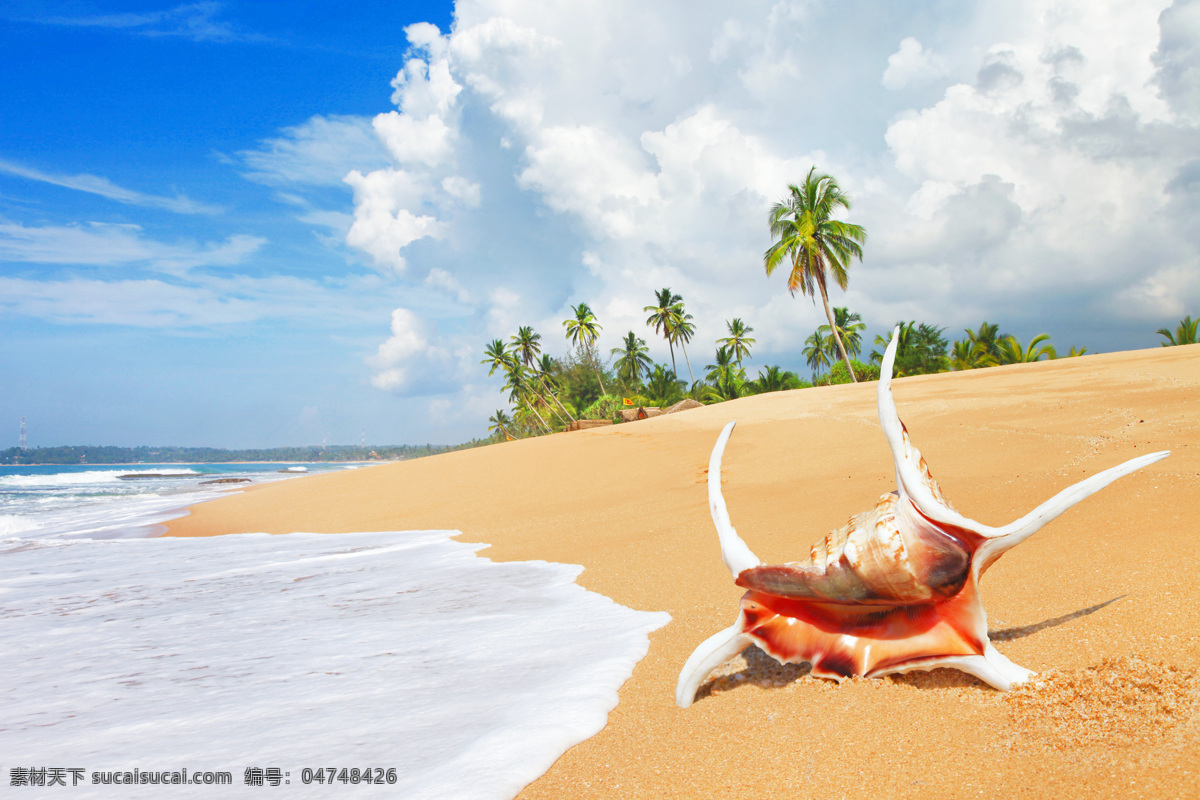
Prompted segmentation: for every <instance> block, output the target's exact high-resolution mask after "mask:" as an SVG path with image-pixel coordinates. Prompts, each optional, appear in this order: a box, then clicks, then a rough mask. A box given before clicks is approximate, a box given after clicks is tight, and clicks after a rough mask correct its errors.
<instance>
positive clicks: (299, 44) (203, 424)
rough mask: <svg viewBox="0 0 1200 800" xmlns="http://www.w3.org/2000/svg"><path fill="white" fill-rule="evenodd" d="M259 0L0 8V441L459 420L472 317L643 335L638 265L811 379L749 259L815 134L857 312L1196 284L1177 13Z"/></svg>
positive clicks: (479, 404)
mask: <svg viewBox="0 0 1200 800" xmlns="http://www.w3.org/2000/svg"><path fill="white" fill-rule="evenodd" d="M282 8H284V6H281V5H280V4H277V3H265V2H263V3H253V2H224V3H220V2H212V3H191V4H183V5H172V4H153V3H118V2H104V1H103V0H95V1H94V2H22V1H21V0H16V1H15V2H14V1H10V2H7V3H6V4H4V6H3V7H0V74H4V75H5V76H6V79H5V80H4V81H0V335H2V336H3V340H4V346H3V347H2V348H0V446H10V445H11V444H15V443H16V437H17V431H18V425H19V420H20V417H21V416H25V417H26V418H27V420H28V426H29V432H30V433H29V440H30V443H31V444H34V445H54V444H67V443H75V444H83V443H91V444H123V445H134V444H182V445H208V446H224V447H253V446H270V445H284V444H312V443H320V442H321V441H322V440H323V439H324V440H327V441H328V442H329V443H331V444H333V443H351V442H357V441H359V439H360V437H361V436H362V435H363V432H364V431H365V435H366V438H367V440H368V441H369V442H374V443H381V444H382V443H401V442H413V443H415V442H426V441H432V442H455V441H462V440H465V439H469V438H471V437H472V436H481V435H483V434H484V433H485V430H486V424H487V423H486V420H487V417H488V415H489V414H491V413H492V412H493V411H494V410H495V409H497V408H501V407H503V406H504V396H503V394H502V393H501V392H500V389H499V382H498V381H497V380H496V379H488V378H487V375H486V368H485V367H481V366H480V365H479V363H478V362H479V361H480V360H481V358H482V350H483V346H484V345H485V344H486V342H487V341H489V340H490V339H492V338H497V337H507V336H508V335H510V334H511V333H513V332H515V330H516V328H517V326H519V325H525V324H528V325H533V326H534V327H535V328H536V329H537V330H539V331H540V332H541V333H542V334H543V341H544V343H545V344H546V349H547V352H550V353H552V354H554V355H561V354H563V353H565V352H566V349H567V344H566V342H565V340H563V339H562V338H561V336H562V326H561V320H563V319H565V318H566V316H568V314H569V308H570V306H571V305H573V304H575V303H578V302H581V301H582V302H587V303H589V305H591V307H592V308H593V309H594V310H595V311H596V313H597V315H598V317H599V320H600V322H601V324H602V325H603V326H604V334H603V337H602V339H601V342H600V344H601V347H602V349H603V350H604V351H605V352H607V350H608V349H609V348H611V347H614V346H616V344H617V343H618V342H619V340H620V339H621V338H622V337H623V336H624V333H625V332H626V331H629V330H634V331H636V332H637V333H638V335H640V336H643V337H644V338H646V340H647V341H648V342H649V344H650V346H651V352H652V355H654V357H655V358H656V359H657V360H659V361H665V360H666V359H667V350H666V346H665V344H664V343H662V342H660V341H657V340H656V339H655V338H654V335H653V332H652V331H651V330H650V329H648V328H646V327H645V325H644V318H645V314H644V313H643V312H642V310H641V309H642V307H643V306H644V305H647V304H649V303H650V302H651V300H652V299H653V292H654V290H655V289H658V288H661V287H662V286H670V287H671V288H672V289H673V290H674V291H675V292H677V293H680V294H682V295H683V297H684V299H685V301H686V302H687V304H688V309H689V311H690V312H691V313H692V314H693V315H694V316H695V318H696V321H697V325H698V331H697V338H696V343H695V344H694V345H693V347H692V348H691V350H692V354H693V361H694V362H698V364H699V365H703V364H705V363H710V361H711V353H710V352H709V351H710V350H711V349H712V346H711V342H712V341H713V340H715V339H716V338H717V337H719V336H721V335H723V334H724V326H725V321H726V320H728V319H731V318H732V317H734V316H739V317H741V318H743V319H744V320H745V321H746V322H747V323H748V324H750V325H751V326H753V327H754V328H755V332H754V336H755V337H756V338H757V339H758V342H759V344H758V346H757V348H756V350H755V352H754V357H753V360H752V361H751V362H750V368H751V370H750V371H751V373H753V372H754V368H755V366H757V365H762V364H780V365H783V366H785V367H787V368H791V369H797V370H799V371H801V372H806V370H804V369H803V366H802V365H803V357H802V356H801V355H800V349H801V346H802V343H803V341H804V339H805V338H806V337H807V336H808V334H809V333H810V332H811V331H812V330H813V329H815V328H816V326H817V325H819V324H821V323H822V322H823V314H822V312H821V311H820V310H819V309H818V308H817V307H815V306H814V305H813V304H812V303H811V302H810V301H808V300H807V299H804V298H797V299H793V298H790V297H788V295H787V293H786V291H785V290H784V287H783V281H782V278H781V277H780V276H776V277H775V278H774V279H767V278H766V276H765V275H764V274H763V271H762V261H761V257H762V251H763V250H764V249H765V248H766V247H767V245H768V244H769V236H768V233H767V230H766V224H765V216H766V210H767V209H768V208H769V207H770V205H771V203H773V202H774V201H776V200H778V199H780V197H782V195H783V194H784V193H785V192H786V186H787V184H788V183H789V182H797V181H799V180H801V179H802V177H803V175H804V173H806V172H807V171H808V168H809V167H810V166H812V165H813V164H816V165H817V166H818V167H819V168H820V169H821V170H824V171H828V172H831V173H832V174H834V175H835V176H837V178H838V179H839V181H840V183H841V184H842V186H843V188H844V189H846V190H847V192H848V193H849V194H850V195H851V197H852V198H853V199H854V201H855V203H854V208H853V210H852V211H851V212H850V214H849V218H850V219H852V220H853V221H855V222H859V223H861V224H863V225H864V226H866V227H867V229H868V231H869V233H870V239H869V241H868V243H867V247H866V253H865V258H864V260H863V262H862V263H861V264H856V265H855V266H854V267H853V269H852V272H851V283H850V288H849V291H848V292H847V293H845V294H843V293H840V292H835V293H834V296H833V301H834V303H835V304H836V305H848V306H849V307H851V308H852V309H853V310H855V311H858V312H859V313H861V314H862V316H863V318H864V320H865V321H866V322H867V323H868V326H869V327H868V333H869V336H868V340H869V339H871V338H873V337H874V335H875V334H877V333H882V332H883V331H884V330H886V329H887V328H888V327H890V326H891V325H892V324H893V323H894V322H895V321H896V320H898V319H916V320H920V321H928V322H932V323H935V324H937V325H940V326H945V327H946V328H947V333H948V334H949V335H950V337H951V338H954V337H956V336H959V335H960V334H961V331H962V329H963V328H964V327H967V326H971V327H977V326H978V325H979V323H980V322H982V321H984V320H988V321H991V322H996V323H999V324H1000V325H1001V329H1002V330H1004V331H1006V332H1010V333H1014V334H1016V335H1018V336H1020V337H1021V338H1022V339H1023V340H1028V339H1029V338H1030V337H1032V336H1033V335H1035V334H1038V333H1042V332H1047V333H1049V334H1051V336H1052V337H1053V340H1054V343H1055V344H1056V345H1058V346H1059V347H1060V349H1062V350H1066V349H1067V348H1068V347H1070V346H1072V345H1075V346H1081V345H1086V346H1087V347H1088V348H1089V349H1090V350H1091V351H1092V352H1105V351H1112V350H1123V349H1133V348H1142V347H1154V346H1157V343H1158V337H1157V336H1156V335H1155V334H1154V330H1155V329H1157V328H1160V327H1164V326H1173V325H1174V323H1175V322H1176V321H1177V320H1178V319H1180V318H1182V317H1183V316H1184V315H1185V314H1192V315H1196V314H1200V287H1198V285H1197V280H1196V275H1197V255H1198V253H1197V250H1198V248H1200V231H1198V229H1197V227H1196V226H1195V225H1194V219H1195V213H1196V211H1197V208H1198V206H1200V159H1198V157H1197V156H1196V153H1198V152H1200V147H1198V146H1197V145H1200V141H1198V140H1197V124H1198V123H1200V89H1197V86H1200V3H1197V2H1194V1H1193V2H1176V3H1174V4H1171V3H1169V2H1165V0H1160V1H1158V2H1136V3H1128V2H1119V3H1118V2H1113V3H1095V2H1085V1H1084V0H1054V1H1053V2H1051V0H1024V1H1022V2H1013V3H1003V4H996V3H978V4H974V3H959V2H955V3H947V2H936V1H933V2H911V3H901V4H883V3H864V2H857V3H856V2H839V3H834V2H830V1H827V0H805V1H804V2H786V0H785V1H783V2H746V3H741V4H738V6H737V7H736V9H735V8H733V7H731V6H728V4H707V5H706V4H700V5H696V4H693V3H682V2H680V3H672V2H663V3H656V4H649V5H648V4H643V3H635V2H621V1H620V0H614V1H613V2H610V3H604V4H595V3H582V2H575V3H561V2H557V3H549V2H533V1H532V0H504V1H503V2H501V0H470V2H467V1H466V0H464V1H463V2H459V3H457V4H448V3H437V4H433V3H430V4H420V3H402V4H401V3H370V4H350V5H346V4H337V5H335V4H333V3H324V2H309V3H291V4H287V6H286V9H287V14H286V15H283V14H281V9H282ZM706 342H707V343H710V344H705V343H706ZM5 420H7V422H5ZM6 429H7V430H9V431H10V433H9V434H5V433H4V430H6Z"/></svg>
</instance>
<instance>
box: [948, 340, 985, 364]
mask: <svg viewBox="0 0 1200 800" xmlns="http://www.w3.org/2000/svg"><path fill="white" fill-rule="evenodd" d="M981 355H982V352H981V350H980V348H979V347H978V346H977V345H976V344H974V343H973V342H972V341H971V340H970V339H959V340H958V341H957V342H955V343H954V349H953V350H951V352H950V369H952V370H955V371H959V370H964V369H978V368H979V367H981V366H984V365H983V364H980V363H979V359H980V356H981Z"/></svg>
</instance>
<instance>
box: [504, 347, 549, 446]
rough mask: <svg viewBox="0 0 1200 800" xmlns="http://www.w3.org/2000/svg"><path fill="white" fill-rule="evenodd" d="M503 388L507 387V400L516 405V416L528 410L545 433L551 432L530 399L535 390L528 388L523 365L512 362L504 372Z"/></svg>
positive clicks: (526, 373)
mask: <svg viewBox="0 0 1200 800" xmlns="http://www.w3.org/2000/svg"><path fill="white" fill-rule="evenodd" d="M504 388H505V389H508V401H509V402H510V403H512V404H513V405H515V406H516V407H517V411H516V413H517V415H518V416H520V414H521V412H522V411H528V412H530V413H532V414H533V416H534V417H535V418H536V419H537V421H538V423H539V424H540V425H541V426H542V428H543V430H545V432H546V433H551V432H552V429H551V427H550V425H549V424H548V423H547V422H546V420H545V419H543V418H542V415H541V414H539V413H538V410H537V408H536V406H535V405H534V403H533V402H532V401H531V397H533V396H536V392H534V391H533V390H532V389H530V388H529V372H528V371H527V370H526V369H525V367H524V366H522V365H521V364H518V363H516V362H515V361H514V362H513V364H512V365H511V366H510V367H509V368H508V372H507V373H506V374H505V381H504Z"/></svg>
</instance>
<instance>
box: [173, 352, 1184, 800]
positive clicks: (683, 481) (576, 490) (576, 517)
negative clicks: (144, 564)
mask: <svg viewBox="0 0 1200 800" xmlns="http://www.w3.org/2000/svg"><path fill="white" fill-rule="evenodd" d="M894 386H895V389H894V391H895V395H896V401H897V405H898V407H899V409H900V415H901V417H902V418H903V419H904V421H905V423H906V424H907V426H908V429H909V431H910V433H911V434H912V438H913V441H914V442H915V443H916V444H917V446H918V447H920V448H921V451H922V453H923V454H924V455H925V457H926V459H927V461H928V462H929V465H930V468H931V469H932V471H933V474H934V475H935V476H936V477H937V479H938V480H939V482H940V483H941V485H942V487H943V489H944V490H945V493H946V496H947V497H948V498H949V500H950V502H952V503H953V504H954V505H955V506H956V507H957V508H958V509H959V510H960V511H961V512H962V513H964V514H965V515H967V516H968V517H972V518H975V519H978V520H980V521H981V522H985V523H988V524H993V525H999V524H1003V523H1006V522H1009V521H1011V520H1012V519H1015V518H1016V517H1018V516H1020V515H1022V514H1024V513H1025V512H1026V511H1028V510H1030V509H1031V508H1033V507H1034V506H1035V505H1037V504H1038V503H1040V502H1041V501H1043V500H1045V499H1046V498H1048V497H1050V496H1051V495H1053V494H1054V493H1055V492H1057V491H1058V490H1060V489H1062V488H1064V487H1065V486H1067V485H1070V484H1071V483H1074V482H1076V481H1078V480H1080V479H1082V478H1083V477H1086V476H1087V475H1090V474H1093V473H1095V472H1098V471H1100V470H1103V469H1105V468H1107V467H1110V466H1114V465H1116V464H1118V463H1120V462H1122V461H1125V460H1127V459H1129V458H1132V457H1134V456H1137V455H1140V454H1144V453H1149V452H1152V451H1155V450H1171V451H1172V455H1171V457H1170V458H1168V459H1167V460H1166V461H1163V462H1160V463H1158V464H1154V465H1152V466H1150V467H1148V468H1146V469H1144V470H1142V471H1141V472H1138V473H1135V474H1134V475H1132V476H1130V477H1126V478H1123V479H1121V480H1120V481H1118V482H1117V483H1115V484H1114V485H1112V486H1110V487H1109V488H1107V489H1105V490H1104V491H1102V492H1101V493H1100V494H1098V495H1096V496H1095V497H1093V498H1091V499H1089V500H1086V501H1084V502H1083V503H1082V504H1080V505H1079V506H1077V507H1075V508H1074V509H1072V510H1071V511H1069V512H1067V513H1066V514H1065V515H1064V516H1063V517H1061V518H1060V519H1059V520H1057V521H1055V522H1053V523H1051V524H1050V525H1049V526H1047V527H1046V528H1045V529H1044V530H1042V531H1041V532H1040V533H1038V534H1037V535H1036V536H1035V537H1034V538H1033V539H1031V540H1030V541H1028V542H1026V543H1024V544H1022V545H1021V546H1020V547H1018V548H1017V549H1015V550H1014V551H1013V552H1011V553H1010V554H1008V555H1006V556H1005V557H1004V559H1003V560H1001V561H1000V562H999V563H998V564H997V565H996V566H995V567H994V568H993V569H991V570H990V571H989V572H988V574H987V575H986V577H985V578H984V580H983V582H982V592H983V598H984V606H985V608H987V610H988V614H989V623H990V628H991V630H992V634H993V635H992V638H993V640H994V641H995V642H996V643H997V646H998V647H999V649H1000V650H1001V651H1002V652H1004V653H1005V654H1006V655H1007V656H1009V657H1010V658H1011V659H1012V660H1013V661H1015V662H1016V663H1018V664H1021V665H1022V666H1026V667H1029V668H1031V669H1034V670H1037V671H1038V672H1039V673H1040V676H1039V679H1037V682H1036V683H1035V684H1033V685H1032V686H1030V687H1029V688H1026V689H1023V690H1021V691H1019V692H1015V693H1013V694H1009V695H1005V694H1001V693H999V692H996V691H993V690H992V689H989V688H987V687H986V686H984V685H983V684H981V683H979V682H978V681H976V680H974V679H972V678H970V677H968V676H965V675H962V674H960V673H957V672H954V671H949V670H939V671H937V672H933V673H916V674H912V675H909V676H904V677H897V678H886V679H882V680H870V681H869V680H862V679H859V680H852V681H847V682H844V683H842V684H840V685H839V684H834V683H831V682H827V681H821V680H817V679H814V678H811V677H806V676H803V675H802V672H803V670H801V669H799V668H796V667H787V668H780V667H778V666H776V665H774V663H773V662H771V661H770V660H769V659H767V658H765V657H763V656H762V655H761V654H760V653H757V652H754V651H751V652H748V653H747V654H746V658H745V659H744V663H739V664H735V665H734V666H733V667H732V668H731V669H730V670H729V672H730V673H731V674H730V675H728V676H726V677H722V678H720V679H718V680H716V681H715V682H714V683H713V684H712V685H711V686H710V687H709V688H708V689H705V690H702V692H701V697H700V699H698V700H697V702H696V703H695V704H694V705H693V706H692V707H691V708H688V709H679V708H677V707H676V706H675V703H674V697H673V695H674V687H675V680H676V678H677V676H678V674H679V670H680V668H681V666H682V665H683V663H684V661H685V660H686V659H687V657H688V655H689V654H690V653H691V652H692V650H693V649H694V648H695V647H696V645H698V644H699V643H700V642H701V641H703V640H704V639H705V638H706V637H708V636H709V635H711V634H713V633H715V632H716V631H717V630H719V629H721V628H724V627H726V626H728V625H729V624H730V623H731V622H732V621H733V619H734V617H735V615H736V611H737V600H738V598H739V596H740V595H741V591H740V590H739V589H737V587H735V586H734V585H733V582H732V581H731V580H730V577H729V573H728V572H727V571H726V569H725V568H724V566H723V565H722V564H721V561H720V555H719V550H718V547H717V537H716V534H715V532H714V530H713V527H712V523H711V521H710V520H709V517H708V510H707V506H706V492H705V485H704V484H705V479H706V469H707V462H708V455H709V451H710V449H711V448H712V445H713V442H714V441H715V439H716V437H717V434H718V432H719V431H720V428H721V427H722V426H723V425H724V424H725V422H727V421H728V420H730V419H737V420H738V427H737V430H736V431H735V433H734V436H733V438H732V440H731V441H730V444H729V447H728V449H727V451H726V455H725V461H724V469H723V472H724V493H725V497H726V500H727V501H728V504H729V508H730V513H731V515H732V518H733V522H734V524H735V525H736V526H737V528H738V531H739V532H740V533H741V534H742V536H743V538H744V539H745V540H746V541H747V542H748V544H749V545H750V546H751V548H752V549H753V550H754V551H755V552H756V553H757V554H758V555H759V556H760V557H761V558H762V559H763V560H764V561H768V562H778V561H787V560H792V559H796V558H799V557H801V556H802V555H803V554H805V553H806V552H807V550H808V548H809V546H810V545H811V544H812V543H813V542H814V541H816V540H817V539H818V538H819V537H821V536H822V535H824V533H825V532H826V531H828V530H829V529H831V528H834V527H836V526H838V525H840V524H842V523H843V522H844V521H845V519H846V518H847V517H848V516H850V515H851V514H854V513H857V512H860V511H865V510H867V509H869V508H870V507H871V506H872V505H873V504H874V502H875V500H876V498H877V497H878V496H879V495H880V494H881V493H883V492H886V491H889V490H891V489H892V488H894V478H893V473H892V466H891V458H890V454H889V452H888V450H887V445H886V443H885V441H884V438H883V435H882V433H881V431H880V429H879V425H878V422H877V420H876V417H875V386H874V384H865V385H858V386H837V387H827V388H818V389H807V390H800V391H795V392H785V393H777V394H771V395H764V396H759V397H751V398H746V399H743V400H739V401H734V402H731V403H724V404H719V405H715V406H709V407H706V408H703V409H696V410H692V411H688V412H685V413H681V414H678V415H672V416H668V417H660V418H656V419H651V420H645V421H642V422H637V423H630V424H625V425H619V426H615V427H613V428H609V429H597V430H592V431H584V432H577V433H567V434H558V435H555V436H550V437H544V438H539V439H533V440H524V441H518V442H510V443H506V444H502V445H495V446H492V447H487V448H482V449H478V450H471V451H464V452H458V453H451V454H447V455H444V456H437V457H433V458H427V459H421V460H417V461H412V462H404V463H398V464H391V465H385V466H380V467H373V468H371V469H364V470H356V471H349V472H344V473H334V474H327V475H319V476H313V477H307V478H301V479H295V480H291V481H286V482H282V483H278V484H272V485H266V486H262V487H256V488H252V489H250V490H248V491H246V492H244V493H242V494H238V495H232V496H230V497H228V498H225V499H221V500H218V501H213V502H210V503H206V504H204V505H201V506H198V507H196V508H195V509H193V513H192V514H191V515H190V516H188V517H186V518H183V519H180V520H176V521H174V522H172V523H170V526H169V527H170V529H171V533H172V534H175V535H189V536H190V535H214V534H224V533H235V532H249V531H267V532H272V533H286V532H291V531H301V530H302V531H318V532H330V533H336V532H345V531H373V530H406V529H457V530H460V531H462V534H463V535H462V537H460V538H462V539H463V540H464V541H472V542H475V541H482V542H488V543H490V544H492V545H493V547H491V548H490V549H488V550H485V551H484V552H483V555H484V556H486V557H489V558H492V559H496V560H516V559H519V560H524V559H545V560H548V561H558V562H566V563H575V564H582V565H583V566H584V567H585V568H586V571H585V572H584V573H583V575H582V576H581V578H580V583H581V584H583V585H584V586H586V587H587V588H589V589H592V590H594V591H597V592H601V593H603V594H606V595H608V596H610V597H612V598H613V599H615V600H616V601H617V602H619V603H622V604H624V605H627V606H631V607H633V608H637V609H642V610H650V611H658V610H662V611H668V612H670V614H671V615H672V616H673V618H674V621H673V622H672V623H671V624H670V625H668V626H667V627H666V628H664V629H662V630H660V631H658V632H657V633H655V634H653V635H652V643H651V649H650V653H649V655H648V656H647V657H646V658H645V659H644V660H643V661H642V662H641V663H640V664H639V665H638V667H637V669H636V671H635V672H634V675H633V677H632V678H631V679H630V680H629V682H628V683H627V684H626V685H625V687H624V688H623V690H622V692H621V703H620V705H619V706H618V707H617V709H616V710H615V711H614V712H613V713H612V715H611V717H610V721H609V725H608V727H607V728H605V730H604V731H603V732H602V733H600V734H599V735H597V736H596V737H594V738H593V739H590V740H588V741H586V742H584V743H583V744H580V745H578V746H576V747H575V748H573V749H571V750H570V751H568V752H567V753H566V754H565V755H564V756H563V757H562V758H561V759H559V761H558V762H557V763H556V764H555V765H554V767H553V768H551V770H550V771H549V772H547V773H546V775H545V776H543V777H542V778H541V779H540V780H538V781H537V782H535V783H534V784H532V785H531V786H529V787H528V788H527V789H526V790H525V791H524V792H523V793H522V795H521V797H523V798H563V797H595V798H612V797H727V798H743V797H744V798H751V797H754V798H760V797H800V796H804V797H807V796H832V797H966V796H1000V795H1003V796H1008V797H1059V796H1076V797H1079V796H1088V797H1130V796H1142V797H1200V788H1198V787H1200V707H1198V703H1200V679H1198V678H1197V677H1196V675H1197V672H1198V671H1200V523H1198V518H1200V503H1198V502H1197V499H1196V497H1197V491H1198V489H1200V345H1198V346H1188V347H1172V348H1161V349H1155V350H1146V351H1138V352H1128V353H1114V354H1106V355H1095V356H1085V357H1083V358H1075V359H1063V360H1059V361H1054V362H1044V363H1038V364H1030V365H1019V366H1012V367H997V368H993V369H987V370H978V371H974V372H968V373H961V374H946V375H935V376H921V377H916V378H908V379H900V380H897V381H896V382H895V385H894Z"/></svg>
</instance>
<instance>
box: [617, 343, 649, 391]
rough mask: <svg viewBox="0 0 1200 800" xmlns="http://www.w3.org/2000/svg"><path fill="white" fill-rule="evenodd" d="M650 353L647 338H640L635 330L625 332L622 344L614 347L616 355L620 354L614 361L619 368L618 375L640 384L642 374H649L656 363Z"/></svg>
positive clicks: (630, 382)
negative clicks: (651, 358)
mask: <svg viewBox="0 0 1200 800" xmlns="http://www.w3.org/2000/svg"><path fill="white" fill-rule="evenodd" d="M649 353H650V350H649V348H647V347H646V340H645V339H639V338H638V337H637V335H636V334H635V333H634V332H633V331H630V332H629V333H627V334H625V339H624V341H622V342H621V346H620V347H614V348H613V349H612V354H613V355H614V356H620V358H618V359H617V360H616V361H615V362H614V363H613V366H614V367H616V368H617V375H618V377H620V378H621V379H622V380H623V381H625V382H626V383H629V384H631V385H633V386H640V385H641V383H642V375H649V374H650V369H651V368H652V367H653V365H654V362H653V361H651V360H650V355H649Z"/></svg>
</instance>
